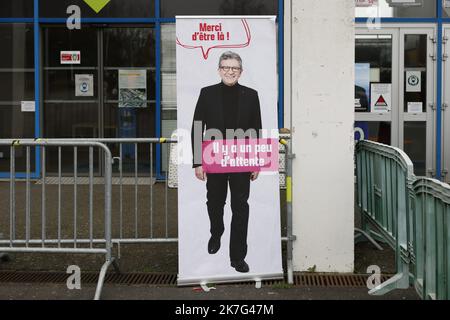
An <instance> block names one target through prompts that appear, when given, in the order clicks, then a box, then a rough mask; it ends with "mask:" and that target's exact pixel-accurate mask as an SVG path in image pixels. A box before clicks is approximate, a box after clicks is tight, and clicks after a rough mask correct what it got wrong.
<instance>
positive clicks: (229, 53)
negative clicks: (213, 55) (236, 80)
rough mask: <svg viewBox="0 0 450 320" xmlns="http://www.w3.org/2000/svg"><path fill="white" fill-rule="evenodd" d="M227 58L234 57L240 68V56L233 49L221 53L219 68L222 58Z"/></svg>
mask: <svg viewBox="0 0 450 320" xmlns="http://www.w3.org/2000/svg"><path fill="white" fill-rule="evenodd" d="M228 59H235V60H237V62H239V67H240V68H241V70H242V59H241V56H240V55H238V54H237V53H236V52H233V51H225V52H224V53H222V55H221V56H220V58H219V68H220V64H221V63H222V61H223V60H228Z"/></svg>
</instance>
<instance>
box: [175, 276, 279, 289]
mask: <svg viewBox="0 0 450 320" xmlns="http://www.w3.org/2000/svg"><path fill="white" fill-rule="evenodd" d="M179 277H180V276H178V278H179ZM279 279H284V276H283V273H273V274H245V275H235V276H229V275H228V276H211V277H208V278H202V279H199V278H185V279H178V280H177V285H178V286H179V287H183V286H194V285H202V284H203V285H204V284H208V283H214V284H217V283H236V282H256V287H257V288H258V283H260V284H261V283H262V281H264V280H279Z"/></svg>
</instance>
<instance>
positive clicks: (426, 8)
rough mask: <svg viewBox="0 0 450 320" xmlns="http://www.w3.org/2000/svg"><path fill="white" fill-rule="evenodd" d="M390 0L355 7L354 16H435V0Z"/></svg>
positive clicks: (380, 0) (379, 0)
mask: <svg viewBox="0 0 450 320" xmlns="http://www.w3.org/2000/svg"><path fill="white" fill-rule="evenodd" d="M392 2H393V1H392V0H378V5H375V6H371V7H356V11H355V16H356V17H382V18H435V17H436V1H435V0H415V2H414V3H403V4H397V5H396V4H392Z"/></svg>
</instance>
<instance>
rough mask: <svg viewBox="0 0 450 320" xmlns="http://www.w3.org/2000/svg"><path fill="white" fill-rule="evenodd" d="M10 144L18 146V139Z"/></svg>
mask: <svg viewBox="0 0 450 320" xmlns="http://www.w3.org/2000/svg"><path fill="white" fill-rule="evenodd" d="M12 145H13V146H20V140H14V141H13V143H12Z"/></svg>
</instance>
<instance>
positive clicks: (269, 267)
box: [176, 17, 282, 284]
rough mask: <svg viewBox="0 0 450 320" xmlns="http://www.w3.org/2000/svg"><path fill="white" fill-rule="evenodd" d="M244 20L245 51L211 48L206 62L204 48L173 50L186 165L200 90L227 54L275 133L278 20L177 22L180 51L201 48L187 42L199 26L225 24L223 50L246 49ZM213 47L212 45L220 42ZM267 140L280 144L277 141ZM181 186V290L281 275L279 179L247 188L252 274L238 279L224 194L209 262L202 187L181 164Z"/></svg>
mask: <svg viewBox="0 0 450 320" xmlns="http://www.w3.org/2000/svg"><path fill="white" fill-rule="evenodd" d="M242 18H245V20H246V21H247V23H248V26H249V29H250V34H251V41H250V44H249V45H248V46H247V47H245V48H213V49H211V50H210V51H209V55H208V58H207V59H205V58H204V55H203V53H202V50H201V49H198V48H197V49H187V48H184V47H182V46H180V45H177V101H178V129H179V130H178V132H179V136H178V138H179V141H180V143H179V148H180V149H181V151H180V153H182V154H183V155H184V159H189V160H191V161H192V159H191V142H190V131H191V126H192V119H193V114H194V110H195V106H196V103H197V99H198V97H199V94H200V90H201V88H203V87H205V86H210V85H213V84H217V83H219V82H220V81H221V80H220V77H219V75H218V71H217V70H218V62H219V57H220V55H221V54H222V53H223V52H224V51H227V50H231V51H234V52H236V53H238V54H239V55H240V56H241V58H242V61H243V70H244V71H243V73H242V76H241V78H240V79H239V83H240V84H241V85H244V86H247V87H250V88H253V89H255V90H257V91H258V95H259V100H260V104H261V115H262V125H263V128H264V129H269V130H270V129H277V128H278V123H277V119H278V116H277V101H278V97H277V87H278V82H277V72H276V67H277V46H276V25H275V17H231V18H230V17H177V23H176V33H177V39H178V40H179V41H180V42H181V43H182V44H188V45H199V42H197V43H194V42H193V41H192V34H193V33H194V32H196V31H199V23H201V22H207V23H208V24H218V23H222V28H223V32H225V34H226V32H230V40H229V41H225V42H224V44H229V43H230V42H233V41H235V42H234V44H236V43H244V42H245V38H246V34H245V29H244V27H243V24H242V20H241V19H242ZM237 38H239V39H237ZM241 40H244V41H241ZM203 43H205V44H207V43H208V41H204V42H203ZM213 45H217V41H216V42H215V43H214V44H213ZM206 47H207V45H206ZM205 52H206V50H205ZM180 129H181V130H180ZM272 137H274V138H277V134H275V135H274V136H273V135H272ZM186 157H187V158H186ZM178 187H179V191H178V233H179V274H178V283H179V284H198V283H205V282H216V283H217V282H229V281H234V280H244V279H249V280H251V279H258V278H259V279H267V278H279V277H281V276H282V262H281V234H280V197H279V177H278V172H270V173H267V172H262V173H261V174H260V176H259V178H258V179H257V180H256V181H253V182H251V185H250V198H249V201H248V202H249V206H250V216H249V223H248V237H247V244H248V251H247V256H246V258H245V261H246V262H247V263H248V265H249V267H250V271H249V273H239V272H237V271H235V270H234V268H232V267H231V266H230V258H229V238H230V223H231V215H232V213H231V209H230V194H229V190H228V197H227V201H226V204H225V213H224V225H225V232H224V234H223V236H222V239H221V248H220V250H219V251H218V252H217V253H216V254H214V255H210V254H208V252H207V246H208V240H209V238H210V231H209V230H210V223H209V218H208V213H207V207H206V182H204V181H200V180H198V179H197V178H196V177H195V174H194V169H193V168H192V162H191V163H186V161H184V163H180V164H179V166H178Z"/></svg>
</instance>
